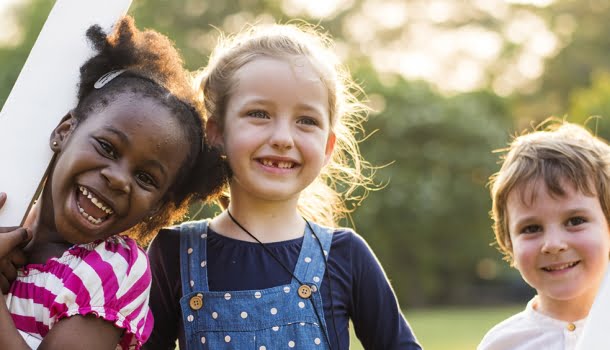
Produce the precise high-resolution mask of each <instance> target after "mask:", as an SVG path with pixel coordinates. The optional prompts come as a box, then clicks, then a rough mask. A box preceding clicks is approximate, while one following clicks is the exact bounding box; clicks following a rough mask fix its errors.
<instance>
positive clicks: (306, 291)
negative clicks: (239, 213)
mask: <svg viewBox="0 0 610 350" xmlns="http://www.w3.org/2000/svg"><path fill="white" fill-rule="evenodd" d="M227 214H228V215H229V218H231V221H233V223H234V224H235V225H237V226H238V227H239V228H240V229H242V230H243V231H244V232H245V233H247V234H248V236H250V237H252V238H253V239H254V240H255V241H256V242H258V244H260V246H261V247H263V249H265V251H266V252H267V253H268V254H269V255H270V256H271V257H272V258H273V259H274V260H275V261H277V263H278V264H280V266H281V267H282V268H283V269H284V270H286V272H288V274H290V276H292V278H294V279H295V280H296V281H297V282H299V285H300V287H299V290H298V293H299V296H300V297H301V298H303V299H309V301H310V302H311V306H312V307H313V310H314V312H315V314H316V317H317V318H318V322H319V324H320V328H322V333H324V336H325V337H326V342H327V343H328V347H329V348H330V349H331V350H332V348H333V347H332V344H331V342H330V337H329V336H328V331H327V330H326V329H324V328H323V327H322V319H321V318H320V314H319V313H318V309H317V308H316V305H315V304H314V302H313V298H311V292H312V289H311V287H310V286H309V285H308V284H306V283H303V282H301V280H300V279H298V278H297V276H295V275H294V273H293V272H292V271H290V269H289V268H288V267H286V265H284V263H282V261H281V260H280V259H279V258H278V257H277V256H275V254H273V252H272V251H271V250H270V249H269V248H268V247H267V246H266V245H265V244H264V243H263V242H261V241H260V240H259V239H258V238H256V237H255V236H254V235H253V234H252V233H250V231H248V230H246V228H245V227H243V226H242V225H241V224H240V223H239V222H238V221H237V219H235V218H234V217H233V215H231V212H230V211H229V209H228V208H227ZM303 220H305V223H306V224H307V227H309V230H311V233H312V234H313V235H314V236H315V237H316V240H317V241H318V245H319V246H320V249H321V250H322V259H323V260H324V263H325V264H326V258H325V257H324V249H323V248H322V243H320V240H319V239H318V235H316V232H315V231H314V230H313V228H312V227H311V225H310V224H309V221H308V220H307V219H305V218H303ZM327 269H328V266H327ZM331 293H332V292H331ZM331 299H332V294H331ZM331 307H332V305H331ZM333 311H334V310H333ZM334 322H335V319H334V312H333V326H334ZM336 332H337V328H336V326H335V333H336Z"/></svg>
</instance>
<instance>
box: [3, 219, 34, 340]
mask: <svg viewBox="0 0 610 350" xmlns="http://www.w3.org/2000/svg"><path fill="white" fill-rule="evenodd" d="M3 231H4V232H3V233H2V234H1V235H0V260H1V261H3V262H4V261H5V260H6V257H7V255H10V253H11V251H13V249H15V248H16V247H17V246H19V245H20V244H23V243H25V242H26V241H27V240H28V239H29V238H30V236H29V233H28V231H26V230H25V229H22V228H16V229H10V228H3ZM0 295H1V296H2V297H4V293H0ZM0 348H1V349H17V350H19V349H28V350H29V349H30V348H29V347H28V345H27V344H26V342H25V341H24V340H23V338H22V337H21V335H20V334H19V332H18V331H17V328H15V324H14V323H13V319H12V317H11V314H10V313H9V311H8V308H7V306H6V303H5V302H4V298H2V300H0Z"/></svg>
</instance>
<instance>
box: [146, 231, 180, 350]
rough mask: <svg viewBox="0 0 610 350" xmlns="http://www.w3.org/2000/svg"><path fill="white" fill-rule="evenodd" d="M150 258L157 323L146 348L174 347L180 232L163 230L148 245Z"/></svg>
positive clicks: (178, 315)
mask: <svg viewBox="0 0 610 350" xmlns="http://www.w3.org/2000/svg"><path fill="white" fill-rule="evenodd" d="M148 258H149V260H150V267H151V270H152V286H151V290H150V309H151V311H152V313H153V316H154V318H155V324H154V327H153V331H152V333H151V335H150V338H149V339H148V342H146V344H144V349H146V350H168V349H172V350H173V349H174V348H175V347H176V338H177V337H178V326H179V324H180V317H181V311H180V303H179V301H180V296H181V294H182V289H181V287H180V236H179V232H176V231H173V230H169V229H167V230H162V231H161V232H160V233H159V234H158V235H157V237H156V238H155V239H154V240H153V241H152V243H151V244H150V246H149V247H148Z"/></svg>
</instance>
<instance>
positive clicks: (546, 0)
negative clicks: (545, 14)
mask: <svg viewBox="0 0 610 350" xmlns="http://www.w3.org/2000/svg"><path fill="white" fill-rule="evenodd" d="M506 2H509V3H511V4H519V5H533V6H536V7H547V6H549V5H551V4H552V3H554V2H555V0H506Z"/></svg>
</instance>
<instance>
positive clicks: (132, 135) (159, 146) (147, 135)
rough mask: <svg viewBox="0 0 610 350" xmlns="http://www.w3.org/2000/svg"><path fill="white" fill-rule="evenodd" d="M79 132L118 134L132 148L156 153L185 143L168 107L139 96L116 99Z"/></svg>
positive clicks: (89, 118)
mask: <svg viewBox="0 0 610 350" xmlns="http://www.w3.org/2000/svg"><path fill="white" fill-rule="evenodd" d="M78 129H85V130H88V131H93V130H99V131H104V130H106V131H113V132H114V131H118V133H122V134H124V135H125V136H126V137H127V138H128V139H129V140H128V141H129V143H130V144H131V145H138V147H153V148H154V150H155V152H163V150H164V148H167V147H170V148H172V147H171V146H172V145H179V147H180V148H182V147H185V145H186V143H187V142H188V140H186V138H185V137H184V136H185V135H184V134H185V133H184V131H183V129H182V127H181V125H180V122H179V120H178V118H177V116H175V115H173V112H172V111H171V110H170V109H169V108H168V107H167V106H165V105H164V104H162V103H160V102H158V101H157V100H155V99H153V98H151V97H144V96H141V95H139V94H120V95H117V96H115V98H114V99H113V100H112V101H111V103H110V104H108V105H107V106H105V107H100V108H97V109H96V110H94V111H93V112H92V113H90V115H89V116H88V118H86V119H85V120H84V121H83V122H81V125H79V126H78V128H77V131H78ZM118 133H117V134H118Z"/></svg>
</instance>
